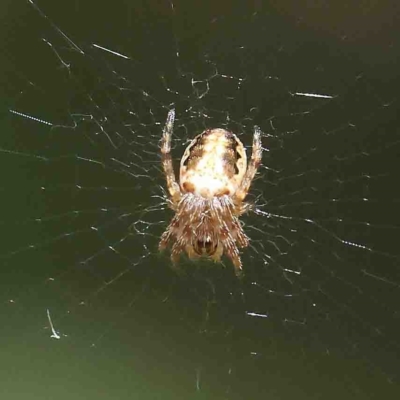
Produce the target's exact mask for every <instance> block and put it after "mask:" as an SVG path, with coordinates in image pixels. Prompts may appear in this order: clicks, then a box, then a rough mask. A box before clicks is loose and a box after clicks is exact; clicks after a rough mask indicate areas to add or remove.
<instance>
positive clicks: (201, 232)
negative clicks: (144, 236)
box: [160, 110, 262, 274]
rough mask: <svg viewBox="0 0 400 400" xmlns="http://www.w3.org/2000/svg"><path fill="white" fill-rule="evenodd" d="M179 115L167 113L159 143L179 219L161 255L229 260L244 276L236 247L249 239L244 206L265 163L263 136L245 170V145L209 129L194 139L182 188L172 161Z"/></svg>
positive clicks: (183, 165) (182, 173) (257, 131)
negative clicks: (167, 252) (242, 219)
mask: <svg viewBox="0 0 400 400" xmlns="http://www.w3.org/2000/svg"><path fill="white" fill-rule="evenodd" d="M174 118H175V111H174V110H171V111H170V112H169V113H168V117H167V121H166V123H165V127H164V131H163V137H162V141H161V155H162V165H163V169H164V173H165V176H166V179H167V186H168V191H169V194H170V206H171V208H172V209H173V210H174V211H175V216H174V218H173V219H172V221H171V223H170V224H169V226H168V228H167V230H166V231H165V232H164V234H163V235H162V237H161V241H160V249H161V250H163V249H165V248H166V247H167V246H168V244H169V243H172V250H171V258H172V261H173V262H177V261H178V259H179V256H180V253H182V252H183V251H184V252H186V254H187V255H188V257H189V258H196V257H200V256H205V257H209V258H211V259H213V260H214V261H219V260H220V258H221V256H222V254H224V253H225V254H226V255H227V256H228V257H229V258H230V259H231V260H232V263H233V265H234V266H235V270H236V274H240V272H241V269H242V262H241V260H240V254H239V250H238V247H246V246H248V244H249V238H248V237H247V236H246V234H245V233H244V232H243V229H242V226H241V223H240V221H239V216H240V215H242V214H243V213H244V212H245V211H247V210H248V208H249V204H248V203H244V202H243V200H244V199H245V197H246V195H247V192H248V191H249V188H250V185H251V182H252V180H253V178H254V176H255V174H256V172H257V168H258V167H259V165H260V163H261V156H262V146H261V131H260V129H259V128H258V127H255V128H254V137H253V152H252V156H251V160H250V163H249V166H248V167H247V157H246V151H245V149H244V146H243V144H242V142H241V141H240V140H239V139H238V138H237V136H236V135H234V134H233V133H231V132H228V131H226V130H224V129H207V130H205V131H204V132H203V133H201V134H200V135H198V136H196V137H195V138H194V139H193V140H192V142H191V143H190V144H189V146H188V147H187V148H186V151H185V153H184V155H183V157H182V160H181V165H180V174H179V175H180V179H179V184H178V183H177V182H176V178H175V173H174V169H173V165H172V158H171V153H170V152H171V135H172V131H173V125H174Z"/></svg>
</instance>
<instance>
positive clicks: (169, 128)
mask: <svg viewBox="0 0 400 400" xmlns="http://www.w3.org/2000/svg"><path fill="white" fill-rule="evenodd" d="M174 121H175V110H174V109H172V110H170V111H169V112H168V116H167V120H166V122H165V125H164V130H163V135H162V139H161V163H162V166H163V170H164V174H165V178H166V180H167V187H168V192H169V194H170V196H171V200H172V203H173V204H177V203H179V200H180V199H181V190H180V187H179V184H178V183H177V181H176V177H175V172H174V166H173V164H172V157H171V136H172V132H173V129H174Z"/></svg>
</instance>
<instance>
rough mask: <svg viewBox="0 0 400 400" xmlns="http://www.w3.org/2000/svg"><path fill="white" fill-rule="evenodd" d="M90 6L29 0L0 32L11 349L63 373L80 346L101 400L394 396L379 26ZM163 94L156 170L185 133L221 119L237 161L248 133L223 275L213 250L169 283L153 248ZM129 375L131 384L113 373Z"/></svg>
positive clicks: (162, 202)
mask: <svg viewBox="0 0 400 400" xmlns="http://www.w3.org/2000/svg"><path fill="white" fill-rule="evenodd" d="M89 3H90V2H79V1H77V2H75V3H74V4H71V3H70V2H65V4H60V3H59V2H57V6H56V7H55V6H54V4H52V3H51V2H47V3H46V2H36V3H33V2H31V1H28V2H27V3H25V4H18V6H15V7H16V8H15V15H18V18H14V19H10V21H8V24H6V27H5V29H8V32H11V31H12V32H13V34H12V35H11V34H9V38H10V39H9V41H8V42H7V44H6V45H5V46H4V49H3V51H4V54H6V55H7V56H8V57H7V60H8V61H7V62H5V63H4V65H3V66H2V68H3V72H4V74H2V75H3V76H4V78H3V81H2V87H3V89H4V91H5V96H4V98H5V99H6V100H5V101H3V106H2V110H3V120H4V127H3V133H2V139H1V144H0V154H1V159H2V163H3V168H2V170H3V179H2V184H1V196H2V201H3V211H4V213H3V214H4V215H3V218H2V222H1V224H2V225H1V227H2V232H3V234H4V235H3V236H4V237H3V238H2V243H1V250H0V255H1V260H2V265H3V266H2V278H1V285H2V290H1V300H2V303H1V304H2V316H3V318H4V321H7V325H6V326H5V327H4V333H3V336H2V340H4V343H7V345H9V346H10V347H9V348H10V349H12V351H11V350H10V351H11V352H10V354H12V361H10V362H13V363H16V364H15V365H17V366H19V365H21V364H22V363H23V362H25V361H24V360H25V359H24V358H23V357H26V356H27V357H29V358H30V359H33V358H36V357H37V358H40V359H41V360H43V359H44V360H46V361H43V362H49V363H50V361H49V360H53V361H54V358H53V357H55V353H53V352H56V355H57V357H58V358H57V359H58V360H62V362H66V363H67V365H69V366H70V365H71V363H72V365H75V364H74V363H78V362H79V363H82V360H83V359H85V360H90V361H89V364H90V363H92V362H94V360H99V361H98V365H99V367H100V369H103V368H106V366H107V369H110V370H112V369H113V368H115V370H116V371H119V374H120V375H119V377H115V376H114V375H111V377H110V380H111V382H112V385H111V388H110V387H108V386H107V387H104V391H105V392H107V393H112V394H113V396H114V397H117V398H126V397H124V395H123V393H125V391H126V393H132V392H133V393H139V392H141V391H142V395H143V396H145V393H147V395H148V392H149V391H150V392H151V393H153V394H154V393H158V392H159V391H161V390H162V391H163V393H164V394H165V396H167V397H168V396H171V398H176V397H177V395H178V394H179V396H181V397H182V396H185V397H189V398H190V397H191V396H193V395H194V394H196V393H197V394H198V395H206V396H208V397H207V398H222V397H224V398H234V397H235V396H237V397H238V398H259V396H260V395H261V394H262V397H263V398H264V396H265V395H270V396H273V395H276V396H277V398H286V397H284V396H289V395H290V396H293V395H296V396H297V397H300V398H302V396H305V397H304V398H320V397H318V396H319V395H320V394H321V393H323V395H324V397H325V398H334V397H335V398H336V397H337V396H338V395H342V396H343V395H345V396H349V397H345V398H365V395H366V394H367V393H368V394H371V393H372V395H371V396H373V395H374V394H375V395H376V394H378V393H379V394H380V396H382V395H383V394H386V396H391V395H393V394H394V393H398V386H397V385H398V380H399V373H398V371H399V367H400V365H399V361H398V360H399V357H400V348H399V347H400V343H399V339H398V338H399V334H400V331H399V326H400V324H399V316H400V308H399V304H400V303H399V300H400V292H399V289H400V265H399V250H398V237H399V234H400V224H399V219H398V206H399V199H400V196H399V193H398V190H397V187H396V173H397V167H398V164H397V163H396V157H397V154H398V152H399V139H398V126H397V125H398V124H397V122H398V117H397V115H398V112H399V98H398V97H399V96H398V91H397V87H396V83H398V62H396V56H397V55H398V52H397V50H398V48H397V47H396V43H394V42H393V40H392V39H390V32H389V33H388V32H382V33H381V34H380V35H378V34H376V36H374V41H372V39H371V37H366V38H362V37H361V36H358V34H357V32H356V29H352V24H351V23H349V24H347V20H345V21H344V22H343V24H342V25H340V26H339V27H337V28H336V29H337V30H335V28H333V27H332V25H333V24H332V25H329V24H328V22H327V21H326V20H323V21H320V20H319V19H318V18H316V15H314V14H308V13H307V12H306V11H305V10H304V9H302V10H300V11H299V10H296V11H295V10H293V9H290V8H287V7H286V6H282V7H283V8H282V9H278V8H276V7H274V6H273V5H272V3H271V5H269V6H263V7H261V5H256V4H254V5H251V6H250V5H244V6H243V8H242V9H238V8H235V9H233V8H232V9H229V11H227V9H226V8H225V7H223V6H222V5H221V6H214V7H215V8H212V7H211V6H204V7H202V8H201V10H196V11H195V10H190V9H189V8H188V6H185V5H184V4H183V3H182V4H181V3H180V2H174V3H169V2H165V3H162V4H150V3H148V4H141V5H129V6H128V5H126V4H124V3H120V4H118V3H116V4H115V5H113V6H112V9H110V5H107V6H103V5H101V4H98V3H96V4H95V7H94V6H93V4H89ZM323 11H324V12H326V11H327V9H324V10H323ZM347 11H348V12H349V13H350V15H352V14H351V10H350V11H349V10H347ZM378 11H379V10H378ZM17 12H18V14H17ZM315 12H316V13H317V11H315ZM337 12H339V11H337ZM386 12H387V11H386ZM94 14H95V15H94ZM294 14H296V15H294ZM371 15H375V18H376V20H378V21H379V20H380V19H379V18H381V17H382V15H381V14H379V12H377V10H375V9H373V10H369V11H368V12H366V14H365V15H364V19H361V17H360V19H359V20H357V21H358V22H359V24H360V26H362V24H363V23H367V22H368V21H369V23H371V20H369V19H368V18H371ZM332 18H335V17H334V16H333V17H332ZM17 20H20V21H26V23H27V24H28V27H29V28H28V29H24V30H23V29H21V27H19V26H17V25H16V22H15V21H17ZM317 20H318V22H316V21H317ZM373 21H375V20H374V19H373ZM353 22H354V21H353ZM324 24H325V25H324ZM355 25H357V24H355ZM11 28H12V29H13V30H12V29H11ZM389 28H390V27H389ZM389 28H387V29H389ZM341 30H343V32H341ZM15 32H16V33H15ZM338 32H339V34H338ZM172 107H174V108H175V109H176V121H175V128H174V135H173V142H172V144H173V157H174V160H175V166H176V172H177V165H178V163H179V159H180V157H181V156H182V154H183V151H184V149H185V147H186V146H187V144H188V142H189V141H190V139H192V138H193V137H194V136H195V135H196V134H198V133H200V132H201V131H202V130H204V129H205V128H210V127H211V128H213V127H222V128H225V129H229V130H231V131H232V132H234V133H236V134H237V135H238V136H239V137H240V139H241V140H242V142H243V143H244V144H245V145H246V147H247V151H248V154H249V152H250V151H251V142H252V134H253V127H254V125H258V126H260V127H261V129H262V131H263V147H264V154H263V164H262V166H261V167H260V170H259V173H258V175H257V177H256V179H255V180H254V182H253V185H252V188H251V191H250V194H249V200H250V201H252V202H254V211H253V212H251V213H249V214H248V215H245V216H244V217H243V218H242V221H243V222H244V225H245V232H246V233H247V234H248V235H249V236H250V238H251V245H250V247H249V248H248V249H245V250H243V252H242V260H243V265H244V273H245V276H244V278H243V279H237V278H236V277H235V275H234V271H233V267H232V266H231V265H230V263H229V262H228V260H226V259H225V260H224V262H223V265H218V264H217V265H214V264H210V263H207V262H202V261H200V262H192V261H188V260H187V259H185V257H182V261H181V268H182V273H181V274H178V275H177V274H176V273H175V272H174V271H173V270H171V268H170V261H169V256H168V254H159V253H158V251H157V246H158V241H159V238H160V235H161V234H162V232H163V231H164V230H165V228H166V226H167V225H168V222H169V220H170V219H171V218H172V216H173V214H172V212H171V211H170V210H169V209H168V207H167V203H166V192H165V181H164V177H163V173H162V171H161V168H160V155H159V141H160V137H161V132H162V128H163V125H164V123H165V119H166V116H167V113H168V110H169V109H170V108H172ZM51 336H52V337H53V338H59V339H60V340H59V341H56V342H55V343H54V342H52V343H51V344H50V340H51V338H50V337H51ZM10 338H13V339H12V340H11V339H10ZM10 343H11V344H10ZM17 348H19V349H20V350H19V352H20V353H18V351H17V350H15V349H17ZM21 349H23V350H21ZM49 349H50V350H49ZM13 351H14V353H13ZM43 352H44V354H45V355H43ZM17 353H18V356H17V357H15V355H16V354H17ZM7 354H8V353H7ZM67 356H69V357H72V358H73V361H71V362H70V361H67V360H68V359H67V358H66V357H67ZM138 359H140V360H141V361H140V362H139V361H138ZM79 365H80V364H79ZM172 365H173V366H174V371H171V366H172ZM85 368H87V371H92V370H91V369H90V366H89V365H87V364H85ZM154 369H156V370H157V371H154ZM27 373H28V372H27ZM29 373H31V374H32V371H29ZM89 373H92V374H93V371H92V372H89ZM131 374H137V375H136V376H140V377H141V378H137V380H136V381H135V383H132V382H130V381H127V382H128V383H127V382H126V381H122V379H123V377H125V378H126V379H130V378H128V377H129V376H130V375H131ZM167 374H168V379H166V378H165V376H166V375H167ZM27 376H30V375H27ZM98 376H100V373H99V375H98ZM120 379H121V381H120ZM56 381H57V379H55V382H56ZM99 381H100V383H99V382H97V383H96V390H100V389H99V385H100V387H103V386H102V385H103V383H102V382H101V379H99ZM149 382H150V389H149V386H148V385H149ZM288 382H289V383H290V384H288ZM87 385H88V387H89V388H88V389H87V390H88V391H89V392H90V393H92V392H91V390H95V389H94V386H95V385H93V387H92V386H90V384H89V383H88V384H87ZM14 389H15V388H13V389H8V393H14V392H16V389H15V390H14ZM4 390H6V389H4ZM37 390H39V391H40V390H42V389H37ZM55 390H57V389H55ZM40 393H42V392H40ZM56 393H58V392H56ZM117 393H118V394H117ZM116 394H117V395H116ZM57 396H58V397H59V395H58V394H57ZM329 396H332V397H329ZM357 396H359V397H357ZM150 397H151V396H150ZM151 398H153V397H151ZM386 398H389V397H386Z"/></svg>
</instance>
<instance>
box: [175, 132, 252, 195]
mask: <svg viewBox="0 0 400 400" xmlns="http://www.w3.org/2000/svg"><path fill="white" fill-rule="evenodd" d="M246 168H247V158H246V152H245V149H244V146H243V144H242V142H241V141H240V140H239V139H238V138H237V136H236V135H234V134H233V133H231V132H229V131H226V130H224V129H208V130H206V131H204V132H203V133H201V134H200V135H198V136H196V137H195V138H194V139H193V140H192V142H191V143H190V144H189V146H188V147H187V148H186V151H185V153H184V155H183V157H182V161H181V167H180V185H181V188H182V190H183V191H184V192H186V193H194V194H197V195H199V196H202V197H204V198H208V199H211V198H212V197H219V196H223V195H228V196H232V195H233V194H234V193H235V191H236V189H237V188H238V186H239V184H240V182H241V181H242V179H243V176H244V174H245V172H246Z"/></svg>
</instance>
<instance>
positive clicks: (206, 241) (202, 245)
mask: <svg viewBox="0 0 400 400" xmlns="http://www.w3.org/2000/svg"><path fill="white" fill-rule="evenodd" d="M217 249H218V240H212V239H211V237H210V236H206V237H203V238H202V239H197V240H195V241H194V243H193V250H194V251H195V252H196V254H198V255H199V256H208V257H210V256H212V255H214V254H215V253H216V251H217Z"/></svg>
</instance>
